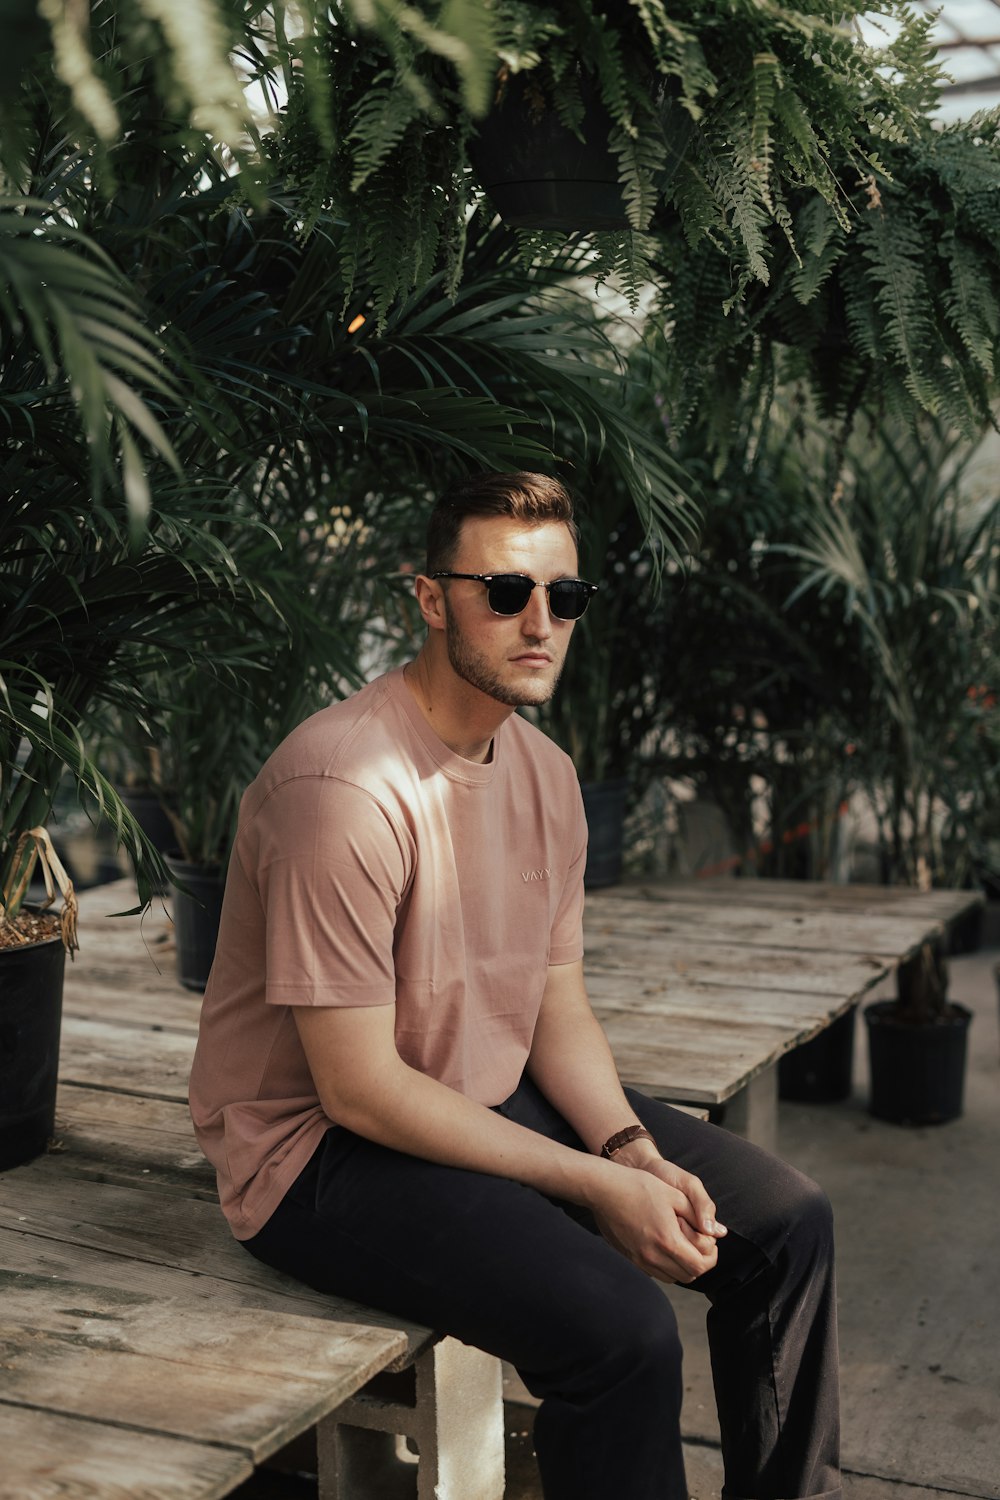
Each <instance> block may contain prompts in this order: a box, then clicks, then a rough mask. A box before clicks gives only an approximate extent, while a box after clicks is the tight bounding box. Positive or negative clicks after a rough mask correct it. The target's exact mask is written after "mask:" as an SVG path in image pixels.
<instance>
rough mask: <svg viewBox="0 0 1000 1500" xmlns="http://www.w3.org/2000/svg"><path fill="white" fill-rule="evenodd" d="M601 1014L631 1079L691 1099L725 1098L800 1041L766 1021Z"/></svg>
mask: <svg viewBox="0 0 1000 1500" xmlns="http://www.w3.org/2000/svg"><path fill="white" fill-rule="evenodd" d="M595 1014H596V1016H597V1019H598V1020H599V1021H600V1023H601V1025H602V1027H603V1028H604V1032H605V1034H606V1036H607V1038H608V1041H609V1042H610V1044H611V1050H612V1052H613V1054H614V1059H615V1063H616V1065H617V1067H618V1072H619V1074H620V1075H621V1077H622V1079H623V1080H624V1081H625V1082H626V1083H630V1084H633V1085H634V1086H635V1087H637V1088H642V1089H646V1090H648V1091H649V1092H650V1093H653V1094H662V1095H664V1096H665V1097H667V1098H674V1099H683V1100H684V1101H685V1102H686V1103H689V1104H721V1103H724V1102H725V1100H726V1099H729V1098H731V1097H732V1095H733V1094H735V1093H737V1092H738V1090H739V1089H741V1088H743V1087H744V1086H745V1085H746V1084H747V1083H749V1081H750V1079H751V1078H753V1077H755V1076H756V1074H758V1073H760V1072H762V1071H763V1069H765V1068H767V1067H769V1066H770V1065H771V1063H772V1062H774V1061H775V1059H776V1058H778V1057H780V1056H781V1054H782V1053H783V1052H787V1051H788V1049H789V1048H790V1047H791V1046H793V1045H794V1033H792V1032H790V1031H789V1030H788V1029H787V1028H783V1027H779V1026H768V1025H766V1024H763V1023H757V1024H753V1023H751V1022H747V1021H744V1022H733V1023H729V1022H726V1021H725V1020H718V1021H717V1022H716V1024H714V1025H713V1026H711V1027H709V1026H707V1025H706V1024H705V1021H704V1019H703V1018H701V1017H691V1016H678V1017H671V1018H670V1020H669V1022H665V1021H664V1018H663V1017H662V1016H657V1015H655V1014H654V1015H648V1014H647V1015H643V1014H641V1013H639V1012H637V1011H623V1010H607V1011H604V1010H601V1009H600V1007H595Z"/></svg>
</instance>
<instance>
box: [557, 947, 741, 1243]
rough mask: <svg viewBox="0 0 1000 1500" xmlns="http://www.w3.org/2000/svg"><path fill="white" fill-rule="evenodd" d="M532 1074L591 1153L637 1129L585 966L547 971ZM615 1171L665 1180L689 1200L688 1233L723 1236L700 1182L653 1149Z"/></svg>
mask: <svg viewBox="0 0 1000 1500" xmlns="http://www.w3.org/2000/svg"><path fill="white" fill-rule="evenodd" d="M528 1073H529V1075H530V1077H531V1078H532V1080H533V1081H534V1082H535V1083H536V1084H537V1085H538V1087H539V1089H540V1090H541V1092H542V1093H543V1094H544V1095H545V1097H546V1099H548V1101H549V1103H550V1104H551V1105H553V1107H554V1108H555V1109H557V1110H558V1111H559V1113H560V1114H561V1115H562V1116H563V1118H564V1119H565V1120H568V1121H569V1123H570V1124H571V1125H572V1126H573V1128H574V1130H575V1131H576V1133H577V1135H578V1136H579V1137H580V1139H581V1140H582V1141H583V1142H584V1144H585V1145H586V1147H587V1149H588V1150H589V1151H593V1152H598V1151H600V1149H601V1146H602V1145H603V1143H604V1142H605V1141H606V1140H608V1139H610V1137H611V1136H612V1135H614V1134H615V1133H616V1132H617V1131H619V1130H621V1129H622V1128H623V1127H624V1126H626V1125H633V1124H636V1125H637V1124H639V1123H640V1122H639V1121H638V1120H637V1118H636V1115H635V1112H634V1110H633V1109H632V1107H631V1105H630V1104H629V1102H628V1100H627V1099H626V1097H625V1093H624V1091H623V1089H622V1086H621V1082H620V1081H619V1078H618V1071H617V1069H616V1067H615V1063H614V1058H613V1057H612V1055H611V1048H610V1047H609V1046H608V1040H607V1037H606V1036H605V1035H604V1032H603V1031H602V1029H601V1026H600V1024H599V1022H598V1021H597V1018H596V1017H595V1015H594V1012H593V1010H592V1009H591V1006H590V1000H589V999H588V997H587V989H586V984H585V982H584V977H583V964H582V962H578V963H572V964H562V965H558V966H555V967H552V968H550V969H549V973H548V981H547V983H546V986H545V993H544V995H543V997H542V1004H541V1009H540V1011H539V1015H538V1021H537V1024H536V1026H535V1034H534V1038H533V1040H532V1045H531V1054H530V1056H529V1058H528ZM615 1161H616V1163H620V1164H622V1165H625V1166H630V1167H637V1168H640V1169H642V1170H644V1171H646V1172H651V1173H653V1174H654V1175H656V1176H658V1177H660V1178H661V1179H662V1180H663V1181H664V1182H667V1183H669V1184H670V1186H671V1187H673V1188H676V1189H677V1190H679V1191H680V1192H681V1193H682V1194H683V1195H684V1199H685V1204H684V1207H683V1208H682V1209H679V1210H678V1212H679V1213H680V1215H681V1217H682V1219H683V1220H684V1222H685V1228H686V1229H688V1230H690V1231H693V1232H698V1233H701V1234H707V1235H712V1236H717V1235H719V1234H725V1232H726V1231H725V1228H724V1226H723V1225H721V1224H719V1223H718V1222H717V1220H716V1218H715V1204H714V1203H713V1202H712V1200H711V1198H710V1197H709V1195H708V1193H707V1192H706V1191H705V1188H704V1185H703V1184H702V1182H701V1181H700V1179H699V1178H697V1177H695V1176H693V1175H692V1174H691V1173H690V1172H685V1171H683V1170H682V1169H681V1168H680V1167H677V1166H675V1165H674V1164H673V1163H672V1162H668V1161H664V1159H663V1158H662V1157H661V1156H660V1153H659V1151H658V1150H657V1149H656V1147H655V1146H654V1145H653V1143H652V1141H647V1140H638V1141H632V1142H630V1143H629V1145H627V1146H623V1147H622V1149H621V1150H620V1151H618V1152H616V1154H615Z"/></svg>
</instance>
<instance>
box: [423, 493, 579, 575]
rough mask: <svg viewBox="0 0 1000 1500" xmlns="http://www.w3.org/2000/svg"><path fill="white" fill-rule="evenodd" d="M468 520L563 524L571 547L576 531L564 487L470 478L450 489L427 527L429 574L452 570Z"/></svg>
mask: <svg viewBox="0 0 1000 1500" xmlns="http://www.w3.org/2000/svg"><path fill="white" fill-rule="evenodd" d="M469 516H512V517H513V518H514V519H515V520H517V521H524V522H525V523H526V524H527V525H529V526H541V525H543V524H544V523H545V522H546V521H562V522H563V524H564V525H565V526H567V527H568V528H569V532H570V535H571V536H572V538H573V541H574V543H575V544H576V545H577V546H578V547H579V545H580V531H579V528H578V526H577V524H576V522H575V521H574V519H573V500H572V497H571V495H570V493H569V491H568V490H567V489H566V487H565V485H563V484H560V482H559V480H558V479H553V478H551V477H550V475H548V474H529V473H520V472H519V473H516V474H494V473H491V472H486V473H482V474H470V475H468V476H467V477H466V478H465V479H460V480H458V481H457V482H456V483H455V484H452V485H450V486H449V488H448V489H447V490H445V492H444V494H443V495H441V497H440V498H439V500H438V502H437V504H436V505H435V507H434V509H433V510H432V511H431V515H430V520H429V521H428V523H427V572H428V573H440V572H444V571H446V570H447V569H448V568H450V567H451V564H452V562H453V561H454V559H455V552H456V550H457V548H458V539H459V535H460V533H461V530H462V522H463V521H465V520H466V519H467V517H469Z"/></svg>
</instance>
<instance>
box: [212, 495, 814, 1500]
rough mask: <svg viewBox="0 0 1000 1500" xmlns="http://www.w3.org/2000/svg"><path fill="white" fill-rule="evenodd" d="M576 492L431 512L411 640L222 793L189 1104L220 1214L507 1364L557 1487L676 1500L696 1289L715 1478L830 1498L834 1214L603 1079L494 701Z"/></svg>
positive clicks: (542, 762) (570, 947)
mask: <svg viewBox="0 0 1000 1500" xmlns="http://www.w3.org/2000/svg"><path fill="white" fill-rule="evenodd" d="M576 540H577V534H576V529H575V526H574V523H573V519H572V507H571V503H570V500H569V497H568V495H567V494H566V492H565V490H564V489H563V488H562V486H561V485H560V484H558V483H557V482H556V481H554V480H552V479H549V478H547V477H545V476H543V475H537V474H506V475H497V474H487V475H479V476H475V477H473V478H471V479H469V480H468V481H466V482H465V483H463V484H460V485H458V486H456V487H454V488H453V489H452V491H450V492H449V493H448V494H447V495H445V496H444V497H443V499H442V500H441V501H440V502H439V504H438V505H437V507H436V508H435V511H434V513H433V515H432V518H431V521H430V525H429V530H428V558H427V571H426V573H424V574H421V575H420V576H419V577H418V578H417V579H416V596H417V600H418V603H419V606H420V610H421V613H422V615H423V619H424V622H425V624H426V626H427V639H426V642H425V644H424V646H423V648H422V650H421V651H420V653H419V655H418V656H417V658H416V659H415V660H414V661H413V662H411V663H409V664H408V665H407V666H406V667H405V668H403V669H402V670H397V671H395V672H392V673H389V674H388V675H387V676H386V677H383V678H380V679H379V680H377V681H376V682H373V683H371V684H369V686H367V687H366V688H364V689H363V690H362V691H361V692H359V693H357V694H356V695H355V696H354V697H353V698H350V699H348V700H347V701H346V702H344V703H340V704H336V705H335V706H333V707H331V708H327V709H324V710H323V711H322V712H320V713H318V714H315V715H314V716H313V717H312V718H310V719H309V720H307V721H306V722H305V723H304V724H302V725H300V726H299V728H298V729H297V730H295V731H294V733H293V734H292V735H290V736H289V738H288V739H287V740H286V741H285V742H284V744H282V745H281V746H279V748H278V749H277V750H276V751H275V753H274V755H273V756H272V757H271V759H270V760H269V761H268V762H267V764H266V765H265V767H264V769H263V770H262V771H261V773H260V775H259V776H258V778H257V780H256V781H255V782H254V783H253V785H252V786H251V787H250V788H249V790H248V791H247V793H246V796H245V797H244V800H243V804H242V807H241V812H240V826H239V833H238V835H237V839H236V843H235V847H234V851H233V856H232V860H231V863H230V869H229V876H228V881H227V888H226V897H225V904H224V907H223V914H222V927H221V932H220V936H219V947H218V952H217V957H216V962H215V965H214V968H213V971H212V975H211V979H210V982H209V986H208V989H207V991H206V995H205V1002H204V1009H203V1014H202V1024H201V1033H200V1038H199V1044H198V1052H197V1056H196V1059H195V1064H194V1071H193V1074H192V1079H191V1106H192V1113H193V1116H194V1120H195V1125H196V1129H197V1131H198V1135H199V1139H200V1141H201V1143H202V1146H203V1148H204V1150H205V1152H206V1154H207V1155H208V1157H209V1158H210V1159H211V1160H212V1162H213V1163H214V1164H215V1166H216V1168H217V1171H218V1177H219V1185H220V1194H221V1199H222V1204H223V1208H224V1210H225V1212H226V1214H227V1216H228V1218H229V1220H230V1223H231V1225H232V1228H233V1231H234V1233H235V1234H236V1235H237V1237H238V1238H239V1239H241V1240H242V1241H243V1242H244V1243H245V1245H246V1247H247V1249H248V1250H249V1251H250V1252H251V1253H252V1254H254V1255H256V1256H258V1257H259V1258H260V1259H261V1260H263V1261H265V1262H267V1263H268V1264H271V1265H274V1266H277V1267H279V1268H280V1269H282V1270H285V1271H288V1272H290V1273H291V1274H292V1275H294V1276H297V1277H299V1278H300V1279H301V1280H303V1281H305V1282H307V1283H309V1284H310V1285H311V1286H314V1287H317V1288H319V1289H321V1290H328V1291H330V1292H335V1293H337V1294H340V1295H342V1296H346V1297H352V1298H355V1299H357V1300H358V1301H360V1302H363V1303H367V1304H369V1305H371V1306H376V1307H381V1308H384V1309H386V1310H387V1311H389V1312H393V1313H395V1314H397V1315H399V1316H404V1317H407V1318H411V1319H414V1320H416V1321H418V1322H423V1323H426V1324H429V1325H431V1326H432V1327H434V1328H436V1329H438V1330H440V1331H442V1332H445V1333H450V1334H453V1335H455V1336H456V1337H457V1338H459V1339H463V1340H464V1341H465V1342H467V1343H470V1344H474V1345H476V1346H478V1347H479V1348H482V1349H485V1350H488V1351H490V1352H492V1353H495V1354H497V1355H499V1356H501V1357H502V1358H504V1359H507V1360H509V1361H510V1362H511V1363H512V1364H513V1365H514V1366H515V1367H516V1368H517V1369H518V1371H519V1372H520V1374H521V1377H522V1379H523V1380H524V1382H525V1384H526V1385H527V1387H528V1388H529V1390H531V1391H532V1392H534V1393H535V1394H536V1395H537V1396H539V1397H540V1398H542V1404H541V1406H540V1408H539V1410H538V1414H537V1419H536V1426H535V1447H536V1450H537V1454H538V1463H539V1469H540V1472H541V1477H542V1483H543V1487H544V1492H545V1495H546V1497H548V1500H684V1497H686V1496H687V1489H686V1485H685V1478H684V1469H683V1462H682V1457H681V1445H680V1436H679V1426H678V1417H679V1410H680V1402H681V1389H682V1386H681V1373H680V1362H681V1357H680V1349H679V1345H678V1340H677V1333H676V1325H675V1322H674V1318H673V1313H672V1310H671V1307H670V1304H669V1302H668V1300H667V1299H666V1297H665V1296H664V1295H663V1294H662V1292H661V1290H660V1288H659V1287H658V1286H657V1284H656V1283H657V1281H666V1282H674V1283H679V1284H682V1285H686V1286H693V1287H694V1288H696V1289H697V1290H699V1291H701V1292H703V1293H704V1294H705V1295H706V1296H707V1297H708V1299H709V1302H710V1304H711V1310H710V1312H709V1315H708V1326H709V1339H710V1347H711V1352H712V1362H713V1372H714V1379H715V1385H716V1392H717V1397H718V1404H719V1414H720V1420H721V1426H722V1435H723V1453H724V1459H725V1465H726V1489H725V1495H726V1496H727V1497H744V1500H751V1497H753V1500H792V1497H806V1496H811V1497H817V1496H820V1495H822V1496H825V1497H832V1496H837V1495H839V1493H840V1492H839V1473H838V1468H837V1425H838V1424H837V1368H836V1330H835V1310H834V1290H833V1269H832V1239H831V1228H830V1219H829V1209H828V1205H827V1204H826V1201H825V1199H824V1198H823V1196H822V1194H821V1193H820V1192H819V1190H818V1189H817V1188H816V1187H815V1185H814V1184H812V1183H810V1182H809V1181H808V1180H807V1179H805V1178H803V1177H801V1176H800V1175H799V1174H798V1173H796V1172H794V1171H793V1170H792V1169H791V1168H789V1167H787V1166H785V1165H784V1164H783V1163H781V1162H779V1161H777V1160H776V1159H774V1158H772V1157H770V1156H768V1155H766V1154H765V1153H764V1152H762V1151H759V1150H757V1149H756V1148H755V1147H753V1146H751V1145H749V1144H748V1143H746V1142H744V1141H740V1140H738V1139H737V1138H735V1137H734V1136H732V1135H730V1134H728V1133H727V1132H725V1131H722V1130H718V1129H716V1128H714V1127H712V1126H710V1125H705V1124H704V1123H703V1122H701V1121H697V1120H692V1119H691V1118H690V1117H688V1116H686V1115H684V1114H682V1113H680V1112H679V1111H676V1110H672V1109H670V1108H669V1107H668V1106H666V1105H662V1104H658V1103H655V1102H653V1101H650V1100H647V1099H645V1098H643V1097H642V1096H641V1095H639V1094H636V1093H633V1092H631V1091H629V1092H625V1091H623V1090H622V1087H621V1085H620V1083H619V1081H618V1077H617V1074H616V1072H615V1068H614V1064H613V1062H612V1059H611V1055H610V1052H609V1049H608V1046H607V1043H606V1041H605V1038H604V1035H603V1033H602V1031H601V1029H600V1027H599V1026H598V1024H597V1022H596V1021H595V1019H594V1017H593V1015H592V1013H591V1010H590V1006H589V1003H588V1000H587V995H586V990H585V987H584V980H583V970H582V953H583V944H582V937H581V913H582V905H583V884H582V882H583V867H584V862H585V855H586V824H585V821H584V817H583V811H582V804H581V799H580V793H579V788H578V785H577V781H576V776H575V773H574V771H573V768H572V765H571V763H570V762H569V760H568V759H567V758H566V757H565V756H564V755H563V754H562V752H561V751H559V750H558V749H557V748H556V747H555V746H554V745H553V744H552V743H551V741H549V740H547V739H546V738H545V737H544V736H543V735H542V734H540V733H539V732H538V731H537V730H535V729H534V728H532V727H531V726H530V725H529V724H528V723H526V722H525V720H524V719H523V718H522V717H520V716H518V715H516V714H515V713H514V710H515V709H516V708H517V707H519V706H521V705H528V704H539V703H543V702H545V701H546V699H548V698H549V696H550V695H551V693H552V692H553V690H554V689H555V686H556V682H557V680H558V677H559V672H560V669H561V667H562V663H563V660H564V658H565V655H566V650H567V647H568V646H569V641H570V636H571V635H572V633H573V626H574V621H575V619H576V618H578V617H579V615H580V614H581V613H582V612H583V610H584V609H585V608H586V604H587V602H588V600H589V597H590V595H591V594H592V593H593V591H594V586H593V585H591V584H587V583H585V582H583V581H581V580H579V579H578V578H577V576H576V575H577V546H576Z"/></svg>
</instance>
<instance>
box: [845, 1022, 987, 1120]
mask: <svg viewBox="0 0 1000 1500" xmlns="http://www.w3.org/2000/svg"><path fill="white" fill-rule="evenodd" d="M971 1020H972V1012H971V1011H969V1010H966V1008H965V1006H964V1005H956V1004H954V1003H953V1002H952V1003H949V1004H948V1006H947V1008H946V1010H945V1013H944V1015H943V1016H941V1017H940V1018H938V1019H936V1020H934V1021H929V1022H918V1023H916V1024H914V1023H913V1022H912V1021H906V1020H901V1019H900V1010H899V1006H898V1004H897V1002H896V1001H895V1000H877V1001H876V1002H875V1003H874V1004H873V1005H869V1006H868V1008H867V1009H866V1010H865V1023H866V1025H867V1027H868V1056H869V1062H870V1067H871V1095H870V1099H869V1104H868V1108H869V1111H870V1113H871V1114H873V1115H874V1116H875V1118H876V1119H877V1120H889V1121H890V1122H891V1123H892V1124H894V1125H941V1124H944V1122H945V1121H946V1120H956V1119H958V1117H959V1115H960V1114H961V1113H962V1100H963V1096H964V1092H965V1060H966V1053H967V1050H968V1045H967V1044H968V1035H969V1022H970V1021H971Z"/></svg>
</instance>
